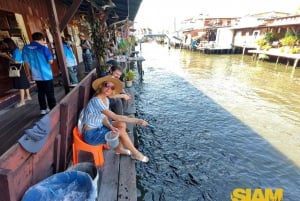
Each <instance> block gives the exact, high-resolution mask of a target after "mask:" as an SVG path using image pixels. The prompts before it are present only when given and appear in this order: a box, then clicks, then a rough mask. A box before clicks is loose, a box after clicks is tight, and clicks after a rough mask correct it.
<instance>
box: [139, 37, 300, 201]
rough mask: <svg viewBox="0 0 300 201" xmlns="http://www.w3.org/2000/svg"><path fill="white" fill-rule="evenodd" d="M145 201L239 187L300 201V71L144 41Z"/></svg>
mask: <svg viewBox="0 0 300 201" xmlns="http://www.w3.org/2000/svg"><path fill="white" fill-rule="evenodd" d="M142 55H143V57H145V59H146V61H145V62H144V63H143V67H144V71H145V75H144V81H143V83H142V84H140V85H137V84H136V90H137V91H138V93H137V94H138V95H137V97H136V99H137V107H138V108H137V116H139V117H141V118H144V119H146V120H148V121H149V122H150V123H151V124H153V125H155V126H156V128H155V129H149V128H140V127H139V128H138V129H137V141H136V142H137V146H138V147H139V149H140V150H142V151H143V152H144V153H145V154H146V155H148V156H149V157H150V163H149V164H141V163H137V179H138V189H139V191H138V200H139V201H142V200H143V201H144V200H145V201H163V200H166V201H194V200H195V201H196V200H209V201H210V200H213V201H227V200H230V195H231V193H232V192H233V190H234V189H235V188H250V189H252V190H255V189H257V188H260V189H266V188H272V189H278V188H282V189H283V190H284V193H283V196H284V200H287V201H299V200H300V189H299V186H300V169H299V167H300V159H299V155H300V138H299V133H300V132H299V131H300V69H296V70H293V69H292V67H290V66H289V67H286V66H285V65H277V66H275V64H274V63H268V62H259V63H256V62H253V61H252V60H251V57H250V56H244V57H243V56H242V55H207V54H202V53H199V52H190V51H186V50H179V49H171V50H170V51H168V49H167V47H162V46H159V45H156V44H155V43H150V44H148V43H145V44H143V45H142Z"/></svg>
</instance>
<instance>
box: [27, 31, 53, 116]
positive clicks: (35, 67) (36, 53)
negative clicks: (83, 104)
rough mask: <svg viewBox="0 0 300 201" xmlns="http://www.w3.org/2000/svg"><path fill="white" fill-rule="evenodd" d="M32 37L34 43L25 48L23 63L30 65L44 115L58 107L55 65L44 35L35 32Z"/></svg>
mask: <svg viewBox="0 0 300 201" xmlns="http://www.w3.org/2000/svg"><path fill="white" fill-rule="evenodd" d="M31 37H32V40H33V41H32V42H31V43H30V44H28V45H26V46H24V48H23V61H24V62H26V63H28V64H29V67H30V70H31V73H32V79H33V80H34V81H35V83H36V86H37V89H38V100H39V105H40V110H41V115H44V114H47V113H48V112H49V109H52V108H54V107H55V105H56V99H55V95H54V84H53V74H52V68H51V65H50V64H53V59H54V58H53V56H52V53H51V52H50V50H49V49H48V47H47V46H46V40H45V37H44V35H43V34H42V33H40V32H35V33H33V34H32V35H31ZM46 100H47V101H46ZM47 104H48V106H47Z"/></svg>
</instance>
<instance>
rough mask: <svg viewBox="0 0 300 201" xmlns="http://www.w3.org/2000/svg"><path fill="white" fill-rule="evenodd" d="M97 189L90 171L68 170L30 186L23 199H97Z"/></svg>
mask: <svg viewBox="0 0 300 201" xmlns="http://www.w3.org/2000/svg"><path fill="white" fill-rule="evenodd" d="M95 191H96V189H95V188H94V186H93V184H92V178H91V177H90V175H89V174H88V173H85V172H81V171H67V172H62V173H57V174H54V175H52V176H50V177H48V178H46V179H45V180H43V181H41V182H39V183H37V184H35V185H34V186H32V187H30V188H29V189H28V190H27V191H26V192H25V194H24V196H23V198H22V201H41V200H43V201H71V200H76V201H95V199H96V197H95V195H96V193H95Z"/></svg>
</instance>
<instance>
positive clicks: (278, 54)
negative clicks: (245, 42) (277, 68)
mask: <svg viewBox="0 0 300 201" xmlns="http://www.w3.org/2000/svg"><path fill="white" fill-rule="evenodd" d="M248 53H252V54H253V55H254V59H257V61H258V56H259V55H260V54H265V55H268V56H274V57H277V59H276V65H277V64H278V61H279V58H280V57H283V58H287V59H293V60H294V64H293V68H294V69H295V68H296V67H297V65H298V61H299V59H300V54H290V53H283V52H280V50H279V49H276V50H274V49H271V50H268V51H266V50H248ZM288 65H289V63H287V66H288Z"/></svg>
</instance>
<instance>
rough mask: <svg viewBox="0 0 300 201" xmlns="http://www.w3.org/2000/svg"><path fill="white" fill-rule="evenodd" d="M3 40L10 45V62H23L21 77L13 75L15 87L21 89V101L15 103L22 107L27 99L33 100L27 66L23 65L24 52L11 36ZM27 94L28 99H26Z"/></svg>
mask: <svg viewBox="0 0 300 201" xmlns="http://www.w3.org/2000/svg"><path fill="white" fill-rule="evenodd" d="M3 42H5V43H6V44H7V46H8V51H9V55H7V57H6V58H8V59H9V63H10V64H21V66H20V77H13V78H12V79H13V86H14V88H15V89H19V91H20V102H19V103H18V104H16V105H15V107H21V106H23V105H25V100H32V98H31V95H30V92H29V87H30V83H29V80H28V77H27V73H26V70H27V69H26V66H25V65H23V59H22V52H21V50H20V49H19V48H18V46H17V45H16V43H15V42H14V41H13V40H12V39H11V38H4V40H3ZM25 94H26V96H27V97H26V99H25Z"/></svg>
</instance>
